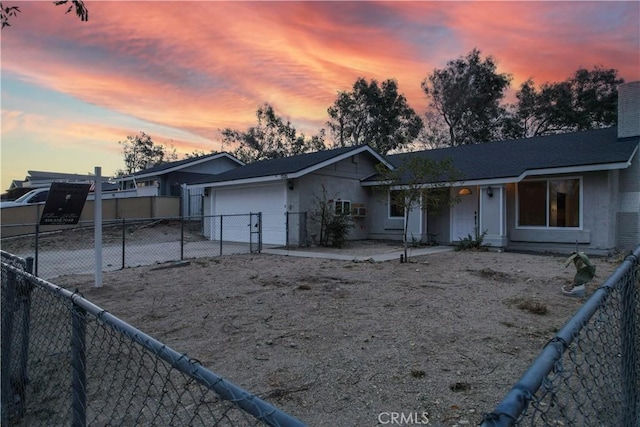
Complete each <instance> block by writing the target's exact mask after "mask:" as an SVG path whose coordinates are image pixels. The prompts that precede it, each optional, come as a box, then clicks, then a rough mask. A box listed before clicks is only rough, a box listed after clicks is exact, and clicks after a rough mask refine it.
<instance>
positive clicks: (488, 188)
mask: <svg viewBox="0 0 640 427" xmlns="http://www.w3.org/2000/svg"><path fill="white" fill-rule="evenodd" d="M487 196H489V197H493V188H491V187H487Z"/></svg>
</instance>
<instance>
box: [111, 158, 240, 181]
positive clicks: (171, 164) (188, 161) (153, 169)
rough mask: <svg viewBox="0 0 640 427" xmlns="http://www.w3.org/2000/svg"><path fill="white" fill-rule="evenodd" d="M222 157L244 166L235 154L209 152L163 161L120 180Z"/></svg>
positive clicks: (167, 171)
mask: <svg viewBox="0 0 640 427" xmlns="http://www.w3.org/2000/svg"><path fill="white" fill-rule="evenodd" d="M221 157H226V158H228V159H229V160H232V161H234V162H236V163H238V165H240V166H242V165H244V163H243V162H241V161H240V160H238V159H237V158H235V157H234V156H232V155H231V154H229V153H211V154H207V155H204V156H199V157H191V158H188V159H183V160H176V161H174V162H168V163H163V164H161V165H157V166H153V167H150V168H147V169H143V170H141V171H138V172H135V173H132V174H130V175H125V176H122V177H119V178H118V179H119V180H124V179H131V178H136V179H139V178H146V177H152V176H158V175H163V174H166V173H170V172H175V171H178V170H180V169H184V168H187V167H190V166H194V165H197V164H200V163H204V162H207V161H210V160H214V159H218V158H221Z"/></svg>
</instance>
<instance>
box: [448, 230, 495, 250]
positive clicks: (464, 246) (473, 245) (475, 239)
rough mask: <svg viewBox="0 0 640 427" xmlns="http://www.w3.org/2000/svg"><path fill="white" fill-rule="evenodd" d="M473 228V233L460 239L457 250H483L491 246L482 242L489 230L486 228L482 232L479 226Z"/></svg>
mask: <svg viewBox="0 0 640 427" xmlns="http://www.w3.org/2000/svg"><path fill="white" fill-rule="evenodd" d="M473 230H474V233H473V235H471V234H469V235H467V237H465V238H461V239H460V241H459V242H458V245H457V246H456V248H455V250H456V251H470V250H481V249H486V247H487V246H489V245H485V244H483V243H482V242H483V241H484V237H485V236H486V235H487V231H488V230H484V231H483V232H482V233H480V230H479V228H478V226H475V227H473Z"/></svg>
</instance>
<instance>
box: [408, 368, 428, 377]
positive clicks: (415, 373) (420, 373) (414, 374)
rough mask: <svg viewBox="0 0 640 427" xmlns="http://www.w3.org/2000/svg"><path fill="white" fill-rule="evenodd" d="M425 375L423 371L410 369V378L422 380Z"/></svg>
mask: <svg viewBox="0 0 640 427" xmlns="http://www.w3.org/2000/svg"><path fill="white" fill-rule="evenodd" d="M426 375H427V373H426V372H425V371H423V370H422V369H412V370H411V376H412V377H413V378H424V377H425V376H426Z"/></svg>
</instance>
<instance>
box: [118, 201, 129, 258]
mask: <svg viewBox="0 0 640 427" xmlns="http://www.w3.org/2000/svg"><path fill="white" fill-rule="evenodd" d="M116 200H117V199H116ZM125 221H126V220H125V219H124V218H122V269H123V270H124V267H125V264H124V263H125V255H124V251H125V250H126V249H125V248H126V247H127V246H126V244H125V236H126V235H127V232H126V228H127V227H126V225H125Z"/></svg>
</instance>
